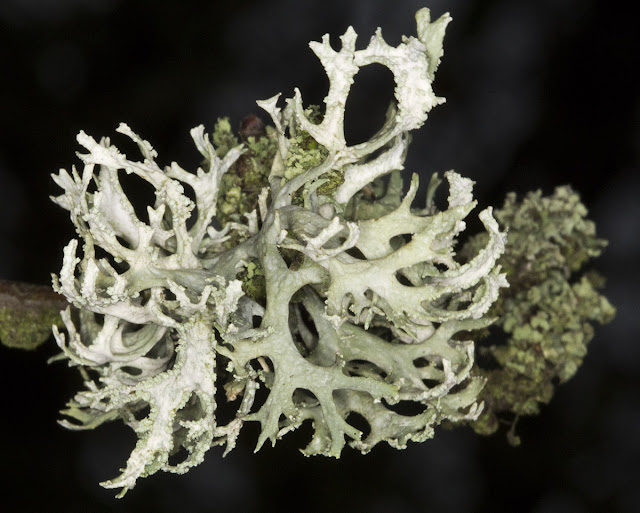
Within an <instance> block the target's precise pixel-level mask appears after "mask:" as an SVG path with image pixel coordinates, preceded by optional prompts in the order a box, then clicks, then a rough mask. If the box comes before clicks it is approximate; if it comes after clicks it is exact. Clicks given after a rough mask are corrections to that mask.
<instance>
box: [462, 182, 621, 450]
mask: <svg viewBox="0 0 640 513" xmlns="http://www.w3.org/2000/svg"><path fill="white" fill-rule="evenodd" d="M586 215H587V209H586V207H585V206H584V205H583V204H582V203H581V202H580V198H579V196H578V194H577V193H576V192H575V191H573V190H572V189H571V188H570V187H568V186H564V187H558V188H557V189H556V190H555V191H554V193H553V194H551V195H549V196H543V195H542V192H541V191H536V192H531V193H529V194H527V195H526V196H525V197H524V198H523V199H522V200H518V198H517V197H516V195H515V193H510V194H508V195H507V198H506V200H505V203H504V205H503V207H502V208H501V209H498V210H496V212H495V217H496V219H497V220H498V221H499V222H500V224H501V225H502V226H504V227H505V228H507V229H508V238H507V244H506V248H505V252H504V253H503V254H502V256H501V257H500V259H499V260H498V263H499V264H500V265H501V266H502V268H503V270H504V271H505V272H506V274H507V280H508V282H509V289H505V290H504V291H503V292H502V293H501V294H500V297H499V298H498V300H497V301H496V302H495V303H494V304H493V306H492V307H491V309H490V311H489V314H490V315H493V316H495V317H496V318H497V321H496V323H495V324H494V325H493V326H492V327H491V336H490V337H489V338H487V339H486V342H484V341H483V343H481V344H479V347H478V351H479V353H480V355H482V356H484V358H482V359H481V360H477V361H476V368H477V370H478V373H479V374H481V375H483V376H485V377H486V378H487V384H486V385H485V387H484V390H483V391H482V393H481V397H482V399H483V400H484V402H485V408H484V411H483V413H482V415H481V417H480V418H479V419H478V420H477V421H475V422H472V426H473V427H474V429H475V430H476V431H477V432H479V433H482V434H490V433H493V432H495V431H496V429H497V428H498V425H499V423H500V421H501V420H502V421H506V422H513V419H514V418H517V417H519V416H527V415H536V414H537V413H539V411H540V405H541V404H546V403H548V402H549V401H550V400H551V397H552V395H553V391H554V387H555V385H556V384H561V383H564V382H566V381H567V380H568V379H570V378H571V377H572V376H573V375H574V374H575V373H576V371H577V370H578V367H579V366H580V365H581V363H582V360H583V358H584V356H585V355H586V353H587V345H588V343H589V341H590V340H591V339H592V338H593V335H594V329H593V324H594V323H599V324H605V323H607V322H610V321H611V320H612V319H613V316H614V315H615V309H614V308H613V307H612V306H611V304H610V303H609V301H608V300H607V299H606V298H605V297H604V296H603V295H601V294H600V293H599V292H598V289H600V288H602V286H603V285H604V279H603V278H602V277H601V276H600V275H599V274H597V273H596V272H593V271H591V272H587V273H584V272H581V271H582V269H583V267H584V266H585V264H586V263H587V262H588V261H589V260H590V259H592V258H595V257H597V256H599V255H600V253H601V252H602V250H603V249H604V247H605V246H606V241H604V240H603V239H599V238H597V237H596V230H595V225H594V223H593V222H592V221H590V220H589V219H587V218H586ZM485 239H486V237H485V236H484V235H483V234H479V235H476V236H475V237H474V238H473V239H472V240H471V241H469V242H468V243H467V245H466V246H465V248H464V249H463V250H462V251H461V256H462V257H464V256H465V255H473V254H474V252H475V251H476V250H477V248H479V247H482V245H483V243H484V242H485ZM486 334H487V333H485V335H486ZM509 439H510V441H511V442H512V443H514V444H517V443H518V440H519V439H518V438H517V436H514V433H513V431H510V434H509Z"/></svg>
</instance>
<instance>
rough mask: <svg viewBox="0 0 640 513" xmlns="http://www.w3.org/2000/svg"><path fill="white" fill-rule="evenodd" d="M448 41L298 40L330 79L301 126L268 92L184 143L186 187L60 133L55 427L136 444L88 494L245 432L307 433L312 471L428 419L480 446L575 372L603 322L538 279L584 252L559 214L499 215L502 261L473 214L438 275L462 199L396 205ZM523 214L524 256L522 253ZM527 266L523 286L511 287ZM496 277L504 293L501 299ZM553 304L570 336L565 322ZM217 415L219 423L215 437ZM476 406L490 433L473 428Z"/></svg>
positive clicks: (568, 211)
mask: <svg viewBox="0 0 640 513" xmlns="http://www.w3.org/2000/svg"><path fill="white" fill-rule="evenodd" d="M450 20H451V18H450V17H449V15H448V14H445V15H444V16H442V17H440V18H439V19H437V20H435V21H434V22H431V19H430V13H429V10H428V9H421V10H420V11H418V13H417V14H416V21H417V37H404V38H403V39H402V42H401V43H400V44H399V45H397V46H395V47H394V46H391V45H389V44H387V43H386V42H385V41H384V39H383V38H382V34H381V31H380V30H379V29H378V30H377V31H376V33H375V35H374V36H373V37H372V38H371V40H370V41H369V43H368V45H367V46H366V47H364V48H362V49H360V50H356V37H357V36H356V33H355V31H354V30H353V28H348V29H347V31H346V32H345V33H344V34H343V35H342V36H341V38H340V39H341V48H340V49H339V50H334V48H333V47H332V46H331V44H330V41H329V36H328V35H325V36H324V37H323V38H322V41H321V42H312V43H310V46H311V49H312V50H313V52H314V53H315V54H316V55H317V57H318V58H319V59H320V62H321V64H322V66H323V68H324V70H325V72H326V74H327V76H328V78H329V91H328V93H327V95H326V97H325V99H324V105H323V106H322V108H320V107H305V106H304V104H303V101H302V95H301V93H300V91H299V90H298V89H296V90H295V94H294V96H293V98H290V99H288V100H286V102H285V105H284V107H283V108H282V107H280V106H279V105H278V104H279V96H280V95H276V96H274V97H272V98H270V99H268V100H263V101H259V102H258V105H259V106H260V107H261V108H262V109H264V111H265V112H266V113H267V114H268V115H269V117H270V118H271V121H272V123H273V127H264V124H263V123H262V121H261V120H260V119H259V118H258V117H257V116H255V115H252V116H249V117H248V118H245V119H244V120H243V121H242V122H241V124H240V129H239V131H238V134H237V135H236V134H235V133H234V132H233V131H232V129H231V123H230V122H229V120H228V119H225V118H223V119H221V120H219V121H218V122H217V124H216V126H215V129H214V133H213V135H212V136H209V135H207V134H206V133H205V130H204V127H202V126H199V127H197V128H194V129H193V130H192V131H191V136H192V138H193V141H194V144H195V146H196V148H197V150H198V151H199V152H200V154H201V155H202V158H203V162H202V165H201V167H200V168H198V169H197V170H196V171H195V172H189V171H186V170H184V169H183V168H182V167H180V166H179V165H178V164H177V163H175V162H174V163H172V164H171V165H170V166H167V167H165V168H161V167H160V166H159V165H158V164H157V163H156V157H157V154H156V152H155V150H154V149H153V147H152V146H151V144H150V143H149V142H147V141H146V140H144V139H142V138H141V137H140V136H138V135H137V134H136V133H135V132H133V131H132V130H131V129H130V128H129V127H128V126H127V125H124V124H121V125H120V126H119V127H118V129H117V132H118V133H119V134H121V135H124V136H125V137H127V138H129V139H131V140H132V141H134V142H135V143H136V144H137V146H138V148H139V150H140V153H141V155H142V158H141V159H140V160H138V161H136V160H131V159H129V158H127V157H126V156H125V155H123V154H122V153H121V152H120V151H119V150H118V148H117V147H116V146H115V145H113V144H112V143H111V141H110V140H109V139H106V138H105V139H102V140H100V141H97V140H95V139H94V138H93V137H90V136H89V135H87V134H85V133H84V132H81V133H80V134H79V135H78V142H79V144H80V145H81V146H82V147H83V148H84V149H85V150H86V153H83V154H79V158H80V159H81V161H82V164H83V165H82V169H81V170H77V169H76V168H72V170H71V171H70V172H67V171H66V170H61V171H60V172H59V173H58V174H56V175H54V176H53V178H54V180H55V182H56V183H57V184H58V185H59V186H60V187H61V188H62V189H63V193H62V194H61V195H60V196H58V197H56V198H53V199H54V201H55V202H56V203H57V204H58V205H60V206H61V207H62V208H64V209H66V210H68V211H69V213H70V217H71V220H72V222H73V223H74V225H75V227H76V230H77V233H78V239H74V240H71V241H70V242H69V243H68V245H67V246H66V247H65V249H64V256H63V263H62V269H61V271H60V273H59V275H57V276H54V279H53V283H54V288H55V290H56V291H57V292H59V293H61V294H63V295H64V296H65V297H66V298H67V300H68V301H69V302H70V303H71V304H72V305H73V306H74V307H75V308H77V310H78V312H77V314H74V315H72V314H71V310H69V309H67V310H65V312H64V313H63V315H62V318H63V321H64V326H65V328H66V333H65V332H63V331H62V330H60V329H57V328H54V336H55V339H56V342H57V344H58V345H59V347H60V349H61V350H62V355H63V357H64V358H67V359H68V361H69V364H70V365H72V366H77V367H79V368H80V369H81V374H82V376H83V379H84V380H85V383H84V385H85V388H84V389H83V390H82V391H80V392H78V393H77V394H76V395H75V396H74V397H73V398H72V399H71V401H69V403H68V405H67V408H66V409H65V410H63V412H62V413H63V415H64V416H65V419H64V420H63V421H62V423H63V425H65V426H66V427H69V428H72V429H90V428H94V427H96V426H98V425H100V424H102V423H104V422H107V421H111V420H115V419H121V420H122V421H123V422H124V423H125V424H127V425H128V426H130V427H131V428H132V429H133V430H134V431H135V433H136V435H137V437H138V441H137V443H136V446H135V448H134V450H133V451H132V453H131V455H130V457H129V460H128V462H127V465H126V467H125V468H124V469H122V470H121V474H120V475H119V476H117V477H116V478H114V479H112V480H109V481H106V482H105V483H102V484H103V486H106V487H108V488H119V489H121V495H122V494H124V493H125V492H126V491H127V490H128V489H131V488H133V487H134V486H135V484H136V483H137V481H138V479H140V478H141V477H146V476H149V475H151V474H153V473H155V472H157V471H168V472H178V473H183V472H186V471H187V470H188V469H189V468H191V467H192V466H194V465H197V464H198V463H200V462H201V461H202V459H203V457H204V454H205V452H206V451H207V450H208V449H209V448H210V447H211V446H213V445H225V446H226V450H227V451H229V450H231V449H233V448H234V446H235V444H236V441H237V438H238V435H239V433H240V431H241V430H242V429H243V426H244V424H245V423H246V422H255V423H258V424H259V435H258V439H257V444H256V450H258V449H259V448H260V447H262V446H263V445H264V443H265V442H267V441H270V442H271V443H274V444H275V442H276V441H277V440H278V439H280V438H281V437H283V436H285V435H286V434H287V433H289V432H291V431H293V430H295V429H298V428H299V427H300V426H301V425H302V424H304V423H305V422H306V423H308V424H310V425H311V427H312V432H313V433H312V437H311V440H310V442H309V443H308V445H307V446H306V447H305V448H304V449H303V452H304V454H306V455H315V454H319V455H326V456H332V457H339V456H340V455H341V453H342V451H343V449H344V447H345V446H346V445H347V444H348V445H349V446H351V447H353V448H355V449H357V450H359V451H361V452H362V453H366V452H368V451H370V450H371V449H372V448H373V447H374V446H375V445H377V444H378V443H381V442H386V443H388V444H389V445H391V446H393V447H396V448H404V447H405V446H406V445H407V443H408V442H409V441H424V440H426V439H428V438H431V437H433V436H434V433H435V429H436V427H437V426H438V425H440V424H441V423H443V422H448V423H475V424H474V425H475V426H476V428H477V429H479V430H480V429H485V430H487V429H488V428H486V427H485V428H479V427H478V426H480V425H482V426H488V425H490V424H491V422H493V421H494V420H495V415H496V414H497V413H499V412H501V411H502V408H503V403H508V404H509V407H512V408H517V409H518V411H523V412H530V411H534V410H535V408H536V407H537V404H538V403H539V402H543V401H544V400H546V398H547V397H548V394H549V392H548V385H547V382H548V376H549V373H554V375H555V376H558V377H560V379H563V378H566V379H568V377H569V376H570V375H572V373H573V372H575V369H576V368H577V365H578V364H579V361H580V359H581V358H582V357H583V354H584V344H586V340H587V339H588V338H589V336H590V332H589V331H585V330H587V327H588V326H589V324H588V322H587V320H589V319H604V318H605V317H607V315H609V313H610V305H608V303H606V300H603V299H601V298H600V297H599V296H598V295H597V293H595V288H594V285H595V284H596V283H595V281H594V280H592V279H590V278H588V277H587V278H585V279H582V280H579V281H577V282H575V283H572V284H570V285H568V286H565V285H566V284H563V283H564V282H562V280H561V278H563V277H564V278H566V277H567V276H568V274H567V273H569V272H570V271H571V270H575V269H577V268H578V267H579V266H580V264H582V263H583V262H584V261H585V260H586V259H587V258H590V257H592V256H595V255H596V254H597V253H598V252H599V251H600V249H601V247H602V243H601V242H599V240H597V239H594V235H593V230H592V227H591V225H589V223H588V222H586V221H584V220H583V215H582V212H583V211H582V210H581V206H580V203H579V202H578V201H576V200H575V198H574V196H573V195H571V194H569V193H568V192H566V191H565V192H562V191H561V192H559V193H558V199H557V201H555V200H554V201H552V202H551V203H549V204H548V205H547V203H545V201H546V200H545V199H541V198H540V197H539V196H535V195H534V196H531V197H528V199H527V200H525V204H526V208H528V209H529V210H528V211H526V212H525V211H523V210H522V208H521V207H520V206H518V205H517V204H516V203H515V199H514V198H512V197H509V199H508V202H507V204H506V206H505V208H503V209H502V210H501V211H500V213H499V215H498V216H497V219H498V220H500V221H501V222H503V223H504V224H506V225H508V226H509V227H510V229H511V232H510V241H511V243H512V244H513V245H514V248H516V249H515V250H514V251H512V252H511V253H510V254H509V256H508V257H503V258H501V255H502V254H503V252H504V251H505V244H506V240H507V236H506V234H505V232H504V231H503V230H501V228H500V227H499V224H498V221H497V220H496V218H494V215H493V209H492V208H491V207H488V208H486V209H484V210H482V211H481V212H479V214H478V218H479V219H480V221H481V223H482V225H483V227H484V232H483V233H484V236H478V237H476V238H474V239H472V242H471V243H469V244H467V245H466V246H465V249H464V251H463V252H462V253H463V254H462V257H463V258H461V255H459V254H456V251H455V248H456V244H457V240H458V238H459V236H460V235H461V233H462V232H463V231H464V229H465V226H466V225H465V219H467V218H468V216H469V215H470V214H471V212H472V211H473V209H474V208H475V207H476V201H475V200H474V199H473V182H472V181H471V180H469V179H467V178H464V177H463V176H461V175H459V174H458V173H456V172H454V171H448V172H446V173H445V175H444V176H445V179H446V182H447V184H448V189H449V195H448V198H447V202H446V206H445V207H444V208H438V207H437V206H436V204H435V201H434V195H435V191H436V188H437V187H438V185H439V184H440V183H441V182H442V180H441V179H440V178H439V177H438V176H434V177H433V178H432V180H431V182H430V183H429V185H428V188H427V193H426V198H425V199H424V203H423V204H422V205H420V204H418V203H419V202H418V201H416V195H417V192H418V177H417V175H413V176H412V178H411V185H410V187H409V189H408V191H407V192H404V191H403V187H402V177H401V175H400V171H401V170H402V169H403V167H404V160H405V157H406V153H407V148H408V144H409V139H410V137H409V132H411V131H412V130H415V129H417V128H419V127H421V126H422V124H423V123H424V122H425V120H426V119H427V115H428V112H429V111H430V110H431V109H432V108H433V107H435V106H437V105H439V104H440V103H442V102H443V101H444V99H442V98H439V97H437V96H435V94H434V92H433V89H432V87H431V84H432V81H433V79H434V76H435V72H436V70H437V67H438V64H439V62H440V58H441V57H442V55H443V50H442V42H443V38H444V32H445V28H446V26H447V24H448V23H449V21H450ZM373 63H377V64H380V65H383V66H385V67H387V68H388V69H389V70H390V71H391V72H392V74H393V76H394V81H395V89H394V94H395V100H396V102H395V105H393V106H392V107H391V108H389V110H388V113H387V117H386V121H385V122H384V124H383V126H382V127H381V128H380V129H379V130H378V132H377V133H375V134H374V135H373V136H372V137H371V138H370V140H368V141H365V142H362V143H359V144H354V145H349V144H348V143H347V141H346V140H345V136H344V115H345V108H346V104H347V99H348V97H349V94H350V89H351V86H352V84H353V82H354V80H355V79H356V75H357V73H358V71H359V69H360V68H361V67H363V66H366V65H369V64H373ZM123 172H125V173H128V174H131V175H134V176H135V177H136V178H137V179H139V180H143V181H145V182H147V183H148V184H150V185H151V186H152V187H153V188H154V190H155V202H154V203H153V205H147V216H146V218H145V219H141V218H140V217H139V216H138V215H137V214H136V209H134V207H133V205H132V204H131V199H130V198H128V197H127V195H126V194H125V191H124V190H123V189H122V187H121V186H120V182H119V177H120V176H122V173H123ZM187 186H188V187H189V188H190V192H191V193H192V194H191V195H188V194H186V192H185V187H187ZM540 203H542V205H543V208H540V207H539V204H540ZM138 211H139V209H138ZM536 212H537V215H538V216H539V219H538V218H536V220H535V221H534V222H533V223H534V224H535V226H536V227H540V226H541V227H542V230H543V233H544V234H545V235H544V236H543V237H542V239H541V238H540V237H539V236H537V237H538V238H537V239H535V240H533V239H531V240H530V237H531V236H532V235H531V233H529V232H530V225H531V223H532V222H531V221H530V219H532V218H531V216H532V215H534V214H535V213H536ZM509 216H511V217H509ZM547 222H548V223H549V226H547ZM528 230H529V231H528ZM519 234H520V235H519ZM519 237H520V238H519ZM530 245H533V246H531V247H530ZM79 252H80V254H78V253H79ZM527 252H528V253H527ZM529 254H531V255H535V261H534V262H533V264H534V265H531V266H528V267H527V265H525V267H524V272H523V273H521V271H522V270H523V268H522V265H523V263H524V264H526V263H527V258H529V257H528V255H529ZM503 265H504V267H505V268H506V269H507V271H508V272H509V273H510V274H511V277H512V279H513V280H514V282H513V285H512V286H511V288H510V289H508V290H509V291H510V292H509V293H508V294H507V295H504V294H503V295H502V296H500V294H501V293H503V292H504V290H505V289H506V288H507V287H508V283H507V281H506V275H505V273H504V272H503V269H502V266H503ZM532 269H533V271H532ZM532 273H533V274H532ZM499 296H500V297H502V298H503V299H501V300H499V301H500V302H499V304H498V306H492V305H494V303H496V301H497V300H498V297H499ZM512 303H514V304H512ZM567 305H569V306H567ZM572 307H575V308H577V309H578V310H579V312H580V314H579V315H583V316H587V317H588V315H591V317H588V319H587V317H585V319H586V320H583V319H582V317H580V322H576V313H575V309H574V310H571V308H572ZM533 308H535V311H534V310H533ZM597 308H599V309H600V310H597ZM594 309H596V310H597V311H598V312H599V313H596V314H594V313H593V312H594ZM587 312H591V313H590V314H588V315H587ZM594 315H595V316H596V317H594ZM598 315H599V316H600V317H597V316H598ZM499 316H502V318H501V320H500V326H501V327H502V329H503V330H505V331H508V333H510V334H512V340H513V341H514V342H513V344H512V345H511V346H508V347H506V348H499V347H493V346H488V347H487V348H486V349H485V352H486V353H487V354H488V355H490V356H491V357H493V358H494V359H495V360H496V361H498V362H500V364H501V365H502V369H503V370H502V371H501V372H502V373H501V374H496V375H495V376H494V375H492V374H490V373H488V372H484V370H483V368H482V367H479V366H478V365H477V364H476V350H475V340H474V339H476V338H480V337H481V335H482V333H483V331H486V329H487V328H488V327H489V326H490V325H491V324H492V323H493V322H494V321H495V320H496V318H497V317H499ZM563 316H564V317H563ZM560 326H562V328H563V331H562V332H559V331H558V328H559V327H560ZM487 380H488V387H486V390H488V392H482V390H483V386H484V385H485V382H486V381H487ZM545 380H546V381H545ZM545 387H547V388H545ZM261 388H262V389H264V394H262V398H261V399H262V400H261V401H257V400H256V394H257V391H258V389H261ZM216 390H223V391H224V394H223V396H222V397H221V396H220V395H219V394H218V395H216ZM500 394H502V396H501V395H500ZM503 396H504V397H503ZM520 398H523V400H522V401H521V403H519V402H518V400H519V399H520ZM217 400H222V401H226V402H227V403H229V404H227V405H226V407H227V408H225V410H230V412H229V413H230V414H229V415H228V416H227V415H226V416H225V417H230V419H229V420H227V421H223V420H222V419H220V418H219V416H218V415H217V413H218V406H219V405H218V403H217ZM483 400H484V401H485V403H486V404H487V405H488V412H489V414H488V415H489V416H485V417H480V414H481V412H482V408H483ZM500 401H502V403H501V402H500ZM407 408H408V410H407ZM234 409H235V413H233V410H234ZM354 414H355V416H359V417H361V418H362V419H364V421H365V422H366V424H367V425H368V429H364V430H361V429H359V428H358V427H356V425H355V424H357V423H354V421H353V417H354ZM492 415H493V416H492ZM481 423H482V424H481ZM121 495H120V496H121Z"/></svg>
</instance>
